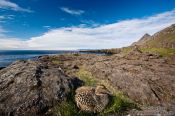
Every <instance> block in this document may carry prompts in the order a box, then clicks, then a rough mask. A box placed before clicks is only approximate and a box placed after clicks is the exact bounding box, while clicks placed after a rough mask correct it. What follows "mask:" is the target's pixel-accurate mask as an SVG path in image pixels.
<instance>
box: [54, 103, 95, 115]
mask: <svg viewBox="0 0 175 116" xmlns="http://www.w3.org/2000/svg"><path fill="white" fill-rule="evenodd" d="M54 115H55V116H93V115H94V114H92V113H88V112H82V111H80V110H79V109H78V108H77V106H76V104H75V103H74V102H73V101H70V100H69V101H63V102H61V103H60V104H59V105H57V106H56V107H55V108H54Z"/></svg>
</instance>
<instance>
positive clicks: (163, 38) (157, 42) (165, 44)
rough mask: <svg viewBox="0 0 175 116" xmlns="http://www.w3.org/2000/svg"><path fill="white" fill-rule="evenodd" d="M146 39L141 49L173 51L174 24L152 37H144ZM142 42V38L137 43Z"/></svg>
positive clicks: (174, 43) (174, 45) (174, 44)
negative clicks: (170, 49) (167, 49)
mask: <svg viewBox="0 0 175 116" xmlns="http://www.w3.org/2000/svg"><path fill="white" fill-rule="evenodd" d="M146 39H147V41H144V43H142V45H143V46H142V47H148V48H173V49H175V24H173V25H171V26H170V27H167V28H165V29H163V30H161V31H159V32H157V33H155V34H154V35H153V36H150V37H149V36H146ZM142 40H143V38H141V40H139V41H138V42H140V41H142ZM142 42H143V41H142Z"/></svg>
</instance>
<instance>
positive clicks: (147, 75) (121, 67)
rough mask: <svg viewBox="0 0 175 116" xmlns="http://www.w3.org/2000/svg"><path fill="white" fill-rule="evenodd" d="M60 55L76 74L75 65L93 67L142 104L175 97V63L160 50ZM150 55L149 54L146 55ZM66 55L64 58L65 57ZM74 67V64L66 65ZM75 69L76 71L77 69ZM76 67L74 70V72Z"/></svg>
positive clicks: (166, 101) (96, 73) (99, 77)
mask: <svg viewBox="0 0 175 116" xmlns="http://www.w3.org/2000/svg"><path fill="white" fill-rule="evenodd" d="M66 57H67V58H66V59H65V58H64V57H62V56H61V57H60V56H57V59H59V61H62V68H63V69H66V70H65V72H66V73H67V72H68V73H69V74H70V75H74V73H76V71H78V69H77V70H75V69H73V67H74V65H76V66H77V67H79V68H83V69H84V70H87V71H89V72H90V73H91V74H92V75H93V77H94V78H96V79H97V80H99V81H102V80H103V81H105V82H106V84H108V85H110V86H112V87H113V88H114V90H116V91H121V92H122V93H123V94H124V95H126V96H127V97H129V98H130V99H131V100H133V101H135V102H136V103H139V104H141V105H144V104H147V105H160V104H171V103H172V102H173V101H174V99H173V98H175V91H174V90H175V84H174V83H175V71H174V70H175V65H171V64H169V63H168V62H166V59H165V58H163V57H160V56H159V55H156V54H149V53H146V54H145V53H142V52H139V51H137V50H134V51H133V52H132V53H129V54H126V55H121V56H119V55H112V56H98V55H90V54H89V55H79V56H73V55H69V56H66ZM146 57H147V58H146ZM62 58H64V61H63V60H62ZM66 67H72V68H69V69H68V68H66ZM73 70H74V71H73ZM72 71H73V72H72Z"/></svg>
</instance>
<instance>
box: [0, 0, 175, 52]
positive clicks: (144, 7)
mask: <svg viewBox="0 0 175 116" xmlns="http://www.w3.org/2000/svg"><path fill="white" fill-rule="evenodd" d="M173 23H175V1H174V0H168V1H167V0H132V1H131V0H0V49H51V50H52V49H90V48H92V49H98V48H99V49H101V48H117V47H123V46H127V45H130V44H131V43H132V42H134V41H137V40H138V39H139V38H140V37H141V36H142V35H144V34H145V33H149V34H153V33H155V32H157V31H159V30H161V29H163V28H165V27H167V26H169V25H171V24H173Z"/></svg>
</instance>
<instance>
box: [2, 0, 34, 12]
mask: <svg viewBox="0 0 175 116" xmlns="http://www.w3.org/2000/svg"><path fill="white" fill-rule="evenodd" d="M0 9H8V10H14V11H22V12H32V11H31V10H29V9H25V8H22V7H20V6H19V5H18V4H16V3H13V2H10V1H8V0H0Z"/></svg>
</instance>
